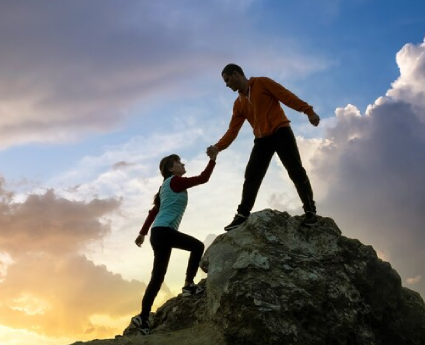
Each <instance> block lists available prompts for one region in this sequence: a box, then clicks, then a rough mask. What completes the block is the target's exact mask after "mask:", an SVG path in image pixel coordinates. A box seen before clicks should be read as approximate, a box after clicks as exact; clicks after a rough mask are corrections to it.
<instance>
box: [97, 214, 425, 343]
mask: <svg viewBox="0 0 425 345" xmlns="http://www.w3.org/2000/svg"><path fill="white" fill-rule="evenodd" d="M300 222H301V218H300V217H291V216H289V215H288V214H287V213H285V212H283V213H282V212H278V211H273V210H263V211H260V212H256V213H253V214H252V215H251V216H250V217H249V218H248V220H247V221H246V222H245V223H244V224H243V225H242V226H240V227H239V228H237V229H235V230H232V231H231V232H229V233H225V234H222V235H220V236H218V237H217V238H216V239H215V241H214V242H213V244H212V245H211V246H210V247H209V248H208V250H207V251H206V253H205V255H204V257H203V259H202V262H201V267H202V269H203V270H205V271H206V272H208V277H207V279H206V280H204V281H203V282H202V284H203V285H205V287H206V292H205V293H203V294H202V295H197V296H191V297H188V298H183V297H181V296H178V297H175V298H172V299H170V300H169V301H167V302H166V303H165V304H164V305H163V306H162V307H161V308H160V309H158V311H157V313H156V315H155V318H154V322H153V334H152V335H149V336H145V337H142V336H137V337H125V338H126V342H125V344H164V343H169V344H173V345H179V344H203V345H210V344H211V345H212V344H214V345H220V344H223V345H239V344H241V345H242V344H244V345H251V344H252V345H254V344H255V345H263V344H265V345H266V344H270V345H275V344H276V345H281V344H285V345H310V344H311V345H313V344H314V345H381V344H382V345H393V344H394V345H404V344H405V345H424V344H425V304H424V301H423V300H422V298H421V297H420V295H419V294H418V293H416V292H414V291H412V290H409V289H407V288H404V287H402V285H401V279H400V277H399V275H398V274H397V272H396V271H395V270H394V269H392V268H391V266H390V264H389V263H387V262H384V261H382V260H380V259H378V257H377V256H376V253H375V251H374V250H373V248H372V247H371V246H365V245H363V244H362V243H360V242H359V241H357V240H353V239H348V238H346V237H344V236H341V231H340V230H339V229H338V227H337V225H336V224H335V222H334V221H333V220H332V219H330V218H320V222H319V225H318V226H317V227H314V228H311V229H306V228H302V227H300ZM165 335H166V336H167V337H166V340H165V338H162V341H161V340H160V339H161V337H163V336H165ZM179 337H180V338H179ZM156 339H158V340H156ZM179 339H183V340H182V341H180V340H179ZM197 339H198V340H197ZM120 341H122V339H115V340H110V341H109V342H108V340H106V341H98V342H96V344H99V345H100V344H102V345H106V344H117V342H120ZM133 341H134V342H133ZM197 341H198V342H197ZM90 343H92V342H90ZM93 344H95V343H94V342H93ZM123 344H124V343H123Z"/></svg>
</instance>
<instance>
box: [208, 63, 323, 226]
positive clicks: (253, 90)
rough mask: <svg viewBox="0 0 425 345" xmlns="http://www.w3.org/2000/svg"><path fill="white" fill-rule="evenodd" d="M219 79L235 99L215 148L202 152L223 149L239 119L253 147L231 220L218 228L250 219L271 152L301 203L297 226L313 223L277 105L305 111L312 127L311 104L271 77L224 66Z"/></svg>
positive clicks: (302, 175)
mask: <svg viewBox="0 0 425 345" xmlns="http://www.w3.org/2000/svg"><path fill="white" fill-rule="evenodd" d="M221 76H222V77H223V80H224V82H225V83H226V86H227V87H229V88H230V89H232V90H233V91H237V92H238V93H239V96H238V97H237V98H236V100H235V102H234V105H233V115H232V118H231V120H230V124H229V129H228V130H227V131H226V133H225V134H224V135H223V137H222V138H221V139H220V140H219V141H218V142H217V143H216V144H215V145H212V146H209V147H208V149H207V153H209V154H211V153H218V152H219V151H222V150H224V149H226V148H227V147H229V146H230V144H231V143H232V142H233V140H235V139H236V137H237V135H238V133H239V130H240V129H241V127H242V124H243V123H244V121H245V120H247V121H248V122H249V124H250V125H251V127H252V128H253V132H254V136H255V139H254V147H253V148H252V152H251V156H250V158H249V161H248V164H247V167H246V170H245V182H244V184H243V190H242V200H241V203H240V205H239V206H238V209H237V213H236V215H235V217H234V219H233V221H232V222H231V223H230V224H229V225H227V226H226V227H225V228H224V229H225V230H226V231H229V230H232V229H234V228H236V227H238V226H239V225H241V224H242V223H243V222H244V221H245V220H246V219H247V218H248V216H249V215H250V212H251V210H252V207H253V206H254V203H255V199H256V197H257V193H258V190H259V188H260V185H261V182H262V181H263V178H264V176H265V174H266V171H267V169H268V167H269V164H270V161H271V159H272V157H273V155H274V153H275V152H276V153H277V155H278V156H279V158H280V160H281V161H282V164H283V166H284V167H285V168H286V170H287V171H288V174H289V177H290V178H291V180H292V181H293V182H294V184H295V187H296V189H297V192H298V195H299V197H300V199H301V201H302V203H303V209H304V212H305V218H304V220H303V223H302V224H303V225H304V226H308V227H311V226H314V225H316V224H317V217H316V206H315V202H314V200H313V191H312V188H311V185H310V180H309V178H308V176H307V173H306V171H305V169H304V168H303V166H302V162H301V157H300V154H299V151H298V147H297V143H296V141H295V136H294V134H293V132H292V129H291V127H290V125H289V123H290V121H289V120H288V118H287V117H286V115H285V113H284V111H283V109H282V107H281V106H280V102H282V103H283V104H285V105H286V106H288V107H290V108H292V109H294V110H296V111H299V112H303V113H305V114H306V115H307V116H308V119H309V121H310V123H311V124H312V125H313V126H317V125H318V124H319V122H320V117H319V116H318V115H317V114H316V113H315V112H314V111H313V107H312V106H310V105H308V104H307V103H306V102H304V101H302V100H301V99H299V98H298V97H297V96H296V95H294V94H293V93H292V92H290V91H289V90H287V89H285V88H284V87H283V86H282V85H280V84H278V83H277V82H275V81H274V80H272V79H269V78H266V77H252V78H250V79H247V78H246V77H245V74H244V72H243V70H242V68H241V67H240V66H238V65H235V64H228V65H227V66H226V67H224V69H223V71H222V73H221Z"/></svg>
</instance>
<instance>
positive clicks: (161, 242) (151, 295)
mask: <svg viewBox="0 0 425 345" xmlns="http://www.w3.org/2000/svg"><path fill="white" fill-rule="evenodd" d="M151 244H152V248H153V252H154V255H155V258H154V262H153V270H152V275H151V280H150V282H149V284H148V286H147V287H146V291H145V295H144V296H143V300H142V312H141V316H142V317H144V318H148V317H149V313H150V311H151V308H152V304H153V302H154V300H155V297H156V295H157V294H158V292H159V289H160V288H161V285H162V283H163V282H164V278H165V274H166V273H167V268H168V262H169V261H170V256H171V249H172V248H178V249H183V250H187V251H190V257H189V262H188V265H187V270H186V281H188V282H193V279H194V278H195V276H196V273H197V271H198V267H199V262H200V261H201V258H202V254H203V253H204V244H203V243H202V242H201V241H199V240H197V239H196V238H194V237H192V236H189V235H186V234H183V233H181V232H179V231H177V230H174V229H171V228H165V227H155V228H152V230H151Z"/></svg>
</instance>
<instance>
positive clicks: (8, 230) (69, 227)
mask: <svg viewBox="0 0 425 345" xmlns="http://www.w3.org/2000/svg"><path fill="white" fill-rule="evenodd" d="M118 206H119V202H118V201H117V200H115V199H104V200H100V199H94V200H92V201H90V202H88V203H86V202H78V201H71V200H67V199H64V198H60V197H57V196H56V195H55V192H54V191H53V190H48V191H46V192H45V194H42V195H36V194H32V195H29V196H28V197H27V199H26V200H25V201H24V202H23V203H13V202H11V201H10V200H8V201H3V202H2V203H0V208H1V211H2V212H1V214H0V227H1V228H2V232H1V235H0V250H3V251H5V252H7V253H9V254H10V255H11V256H12V257H13V258H14V259H15V257H16V256H19V255H20V254H21V253H26V252H40V253H56V254H59V253H62V254H63V253H70V252H75V251H76V250H78V249H81V247H82V246H83V245H84V244H85V243H87V242H90V241H96V240H99V239H100V238H102V237H103V236H105V235H106V234H107V233H108V232H109V228H108V226H107V225H104V224H102V223H101V221H100V220H99V219H100V218H102V217H103V216H105V215H108V214H109V213H112V212H113V211H114V210H116V209H117V208H118Z"/></svg>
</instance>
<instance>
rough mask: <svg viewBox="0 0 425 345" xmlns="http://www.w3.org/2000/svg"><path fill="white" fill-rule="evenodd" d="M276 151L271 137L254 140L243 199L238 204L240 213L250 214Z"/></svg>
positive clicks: (246, 172) (247, 167)
mask: <svg viewBox="0 0 425 345" xmlns="http://www.w3.org/2000/svg"><path fill="white" fill-rule="evenodd" d="M274 152H275V150H274V148H273V147H272V145H270V138H269V137H266V138H260V139H255V140H254V147H253V148H252V151H251V156H250V157H249V161H248V164H247V166H246V170H245V181H244V184H243V189H242V201H241V203H240V205H239V206H238V213H239V214H241V215H243V216H246V217H247V216H249V214H250V212H251V210H252V208H253V207H254V203H255V199H256V198H257V194H258V190H259V189H260V186H261V183H262V182H263V178H264V176H265V175H266V172H267V169H268V167H269V165H270V161H271V159H272V157H273V154H274Z"/></svg>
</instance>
